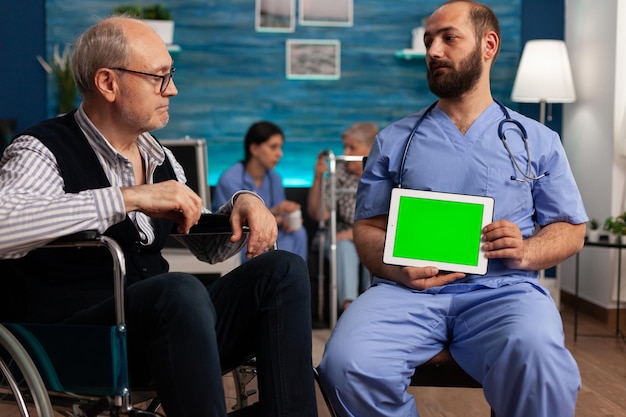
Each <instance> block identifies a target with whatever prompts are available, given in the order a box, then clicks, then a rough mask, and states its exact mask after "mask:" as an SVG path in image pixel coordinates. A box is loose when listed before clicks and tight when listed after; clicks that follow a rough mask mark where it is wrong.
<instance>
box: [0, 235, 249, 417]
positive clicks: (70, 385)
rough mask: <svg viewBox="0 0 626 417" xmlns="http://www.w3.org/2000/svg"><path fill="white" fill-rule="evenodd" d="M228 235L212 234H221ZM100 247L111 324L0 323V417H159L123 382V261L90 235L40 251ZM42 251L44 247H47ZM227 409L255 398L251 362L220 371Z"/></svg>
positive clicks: (152, 396) (105, 240)
mask: <svg viewBox="0 0 626 417" xmlns="http://www.w3.org/2000/svg"><path fill="white" fill-rule="evenodd" d="M229 232H230V229H228V230H221V231H217V233H229ZM59 247H64V248H67V247H72V248H83V247H105V248H106V249H108V251H109V252H110V254H111V256H112V258H113V271H112V272H113V291H114V295H115V297H114V298H115V310H116V312H115V315H116V318H115V323H114V324H112V325H110V326H91V325H66V324H35V323H33V324H30V323H29V324H24V323H19V324H17V323H1V324H0V416H3V417H13V416H15V417H18V416H19V417H30V416H38V417H56V416H67V417H99V416H113V417H117V416H131V417H132V416H136V417H140V416H146V417H159V416H161V417H162V414H160V413H159V409H160V402H159V400H158V397H157V396H156V391H155V390H154V388H153V387H150V386H149V385H148V384H147V385H146V386H145V387H143V386H140V387H136V386H135V384H133V387H132V391H131V384H130V380H129V371H128V362H127V357H126V325H125V315H124V283H125V278H126V271H125V259H124V254H123V252H122V250H121V248H120V246H119V245H118V244H117V243H116V242H115V241H114V240H113V239H111V238H109V237H107V236H104V235H100V234H98V233H97V232H95V231H85V232H79V233H77V234H73V235H70V236H66V237H62V238H59V239H57V240H55V241H53V242H50V243H49V244H47V245H46V246H45V248H46V250H53V249H54V248H59ZM48 248H49V249H48ZM224 374H225V376H224V378H223V381H224V383H225V384H230V385H231V386H230V387H226V386H225V392H226V393H227V395H228V396H231V397H232V398H226V402H227V407H228V409H229V410H230V411H235V410H240V409H241V408H243V407H246V406H248V405H249V403H251V397H252V396H253V395H254V394H256V391H255V389H254V386H253V385H251V384H252V382H253V381H254V379H255V377H256V366H255V362H254V358H250V360H249V361H247V362H245V363H244V364H242V365H241V366H239V367H237V368H235V369H232V370H226V372H225V373H224Z"/></svg>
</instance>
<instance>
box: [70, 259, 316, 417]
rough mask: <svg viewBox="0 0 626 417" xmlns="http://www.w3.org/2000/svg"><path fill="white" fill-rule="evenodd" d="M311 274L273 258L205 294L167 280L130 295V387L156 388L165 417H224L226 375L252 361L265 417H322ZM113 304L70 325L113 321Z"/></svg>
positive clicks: (192, 282)
mask: <svg viewBox="0 0 626 417" xmlns="http://www.w3.org/2000/svg"><path fill="white" fill-rule="evenodd" d="M310 299H311V298H310V287H309V276H308V271H307V267H306V264H305V263H304V261H303V260H302V258H300V257H299V256H297V255H294V254H292V253H290V252H283V251H271V252H267V253H265V254H263V255H261V256H259V257H257V258H254V259H252V260H250V261H248V262H245V263H244V264H243V265H241V266H240V267H238V268H236V269H235V270H233V271H231V272H230V273H228V274H227V275H225V276H224V277H222V278H220V279H219V280H217V281H215V282H213V283H211V284H209V285H208V286H206V287H205V285H204V284H202V282H200V281H199V280H198V279H197V278H195V277H194V276H192V275H189V274H184V273H167V274H161V275H157V276H154V277H152V278H148V279H145V280H143V281H140V282H138V283H136V284H133V285H130V286H129V287H128V288H127V290H126V300H127V307H126V322H127V325H128V349H129V364H130V375H131V384H133V381H135V380H136V379H139V378H136V376H137V375H141V379H145V378H144V375H146V373H148V374H149V375H151V377H152V378H153V379H154V381H155V384H156V387H157V391H158V394H159V397H160V399H161V401H162V404H163V408H164V410H165V412H166V413H167V415H168V417H210V416H220V417H222V416H225V415H226V410H225V404H224V391H223V385H222V370H227V369H232V368H233V367H235V366H237V365H239V364H241V363H242V362H243V361H244V360H245V359H246V358H248V357H250V356H251V355H256V358H257V367H258V385H259V403H260V404H259V406H260V415H261V416H297V417H307V416H310V417H313V416H317V409H316V398H315V388H314V385H313V384H314V382H313V372H312V362H311V361H312V358H311V344H312V342H311V307H310ZM111 314H112V313H111V303H110V302H107V303H104V304H103V305H100V306H97V307H96V308H93V309H90V310H89V311H86V312H82V313H80V314H78V315H76V316H74V317H73V318H72V319H71V321H72V322H79V323H94V322H99V321H101V320H102V318H103V317H111Z"/></svg>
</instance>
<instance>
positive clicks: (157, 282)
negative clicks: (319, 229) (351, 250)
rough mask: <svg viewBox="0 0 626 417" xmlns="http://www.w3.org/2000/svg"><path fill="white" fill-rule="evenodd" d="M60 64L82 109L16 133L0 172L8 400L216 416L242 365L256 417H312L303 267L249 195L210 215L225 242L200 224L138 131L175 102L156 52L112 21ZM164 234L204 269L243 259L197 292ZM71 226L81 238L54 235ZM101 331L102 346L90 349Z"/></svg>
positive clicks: (179, 181)
mask: <svg viewBox="0 0 626 417" xmlns="http://www.w3.org/2000/svg"><path fill="white" fill-rule="evenodd" d="M71 66H72V71H73V74H74V80H75V82H76V85H77V87H78V90H79V92H80V94H81V98H82V100H83V102H82V104H81V105H80V107H79V108H78V109H77V110H75V111H72V112H70V113H68V114H66V115H64V116H60V117H57V118H54V119H50V120H47V121H44V122H41V123H39V124H37V125H35V126H33V127H31V128H28V129H27V130H25V131H24V132H22V133H21V134H18V136H16V138H15V139H14V140H13V142H12V144H11V145H10V146H9V147H8V148H7V149H6V151H5V153H4V155H3V158H2V160H1V162H0V270H1V271H2V278H3V283H2V290H1V292H0V294H1V295H0V321H1V322H2V323H3V324H4V325H5V326H4V327H2V328H0V330H2V331H1V332H0V336H1V337H0V341H2V345H3V346H4V349H3V352H0V353H3V356H13V357H12V358H9V359H6V357H0V359H3V361H2V362H0V365H1V367H0V371H2V372H0V375H5V376H6V375H11V371H12V370H13V368H19V372H18V374H20V375H21V377H18V378H10V377H8V378H5V379H3V381H0V385H7V386H9V388H8V389H6V390H5V391H6V392H13V394H14V395H9V396H7V397H9V398H14V399H16V401H21V399H20V396H19V395H18V394H19V392H20V391H21V388H22V386H23V385H30V388H31V389H30V392H31V393H30V394H28V395H27V396H26V398H27V399H29V398H30V397H31V396H32V398H34V402H35V408H36V409H38V411H39V412H40V413H41V414H42V415H48V414H46V411H45V410H48V409H49V407H48V405H49V401H48V394H47V393H46V391H47V392H50V391H63V393H64V397H65V399H66V404H65V405H66V406H67V403H70V406H68V407H67V408H70V409H71V410H72V411H71V412H69V413H70V415H77V416H83V415H85V416H89V415H94V416H95V415H100V414H105V415H119V414H133V415H144V414H142V413H149V412H150V413H152V412H153V411H137V410H135V409H133V407H132V405H131V404H132V403H133V402H135V400H134V399H133V397H132V390H134V389H135V387H141V388H150V389H153V390H155V391H156V393H157V394H158V398H159V400H160V403H161V404H162V406H163V410H164V411H165V413H166V414H167V416H168V417H185V416H193V417H200V416H202V417H208V416H225V415H226V414H227V412H226V406H225V402H224V389H223V384H222V374H223V372H224V371H227V370H229V369H232V368H234V367H236V366H238V365H239V364H240V363H242V362H244V361H245V360H246V359H248V358H250V357H252V356H255V357H256V366H257V369H258V388H259V401H258V403H257V404H255V407H254V408H256V410H255V411H254V413H255V414H254V415H262V416H298V417H302V416H316V415H317V411H316V403H315V389H314V386H313V384H314V382H313V371H312V366H311V318H310V295H309V279H308V273H307V269H306V265H305V263H304V261H303V260H302V259H301V258H299V257H297V256H296V255H293V254H290V253H286V252H281V251H277V250H272V249H274V244H275V240H276V236H277V230H276V222H275V221H274V218H273V216H272V215H271V213H270V212H269V211H268V210H267V209H266V207H265V205H264V204H263V202H262V201H261V200H260V199H259V198H258V197H257V196H255V195H254V194H251V193H247V192H240V193H237V194H235V195H234V196H233V197H232V198H231V200H230V201H229V202H228V203H226V204H225V205H224V206H223V207H221V208H220V210H219V212H220V213H222V214H223V215H224V216H226V222H227V226H228V227H229V228H232V232H229V233H226V234H224V233H223V231H222V232H221V233H217V234H215V233H211V230H207V228H206V227H204V226H206V225H205V223H209V224H210V223H212V222H213V220H211V219H212V217H207V216H211V215H208V214H207V211H206V209H204V208H203V207H202V202H201V199H200V198H199V197H198V196H197V195H196V194H195V193H194V192H192V191H191V190H190V189H189V188H188V187H186V186H185V184H184V182H185V176H184V172H183V170H182V167H181V166H180V165H179V164H178V163H177V162H176V160H175V158H174V157H173V155H172V153H171V152H170V151H169V150H167V149H166V148H164V147H162V146H161V145H160V144H159V143H158V141H157V140H156V139H154V137H152V136H151V135H150V134H149V133H146V132H149V131H153V130H156V129H159V128H161V127H163V126H165V124H166V123H167V121H168V117H169V116H168V106H169V99H170V98H171V97H173V96H175V95H176V94H177V93H178V91H177V89H176V87H175V85H174V81H173V79H172V77H173V75H174V68H173V67H172V59H171V57H170V55H169V53H168V51H167V48H166V46H165V44H164V43H163V42H162V41H161V39H160V38H159V36H158V35H157V34H156V32H154V31H153V30H152V29H151V28H149V27H148V26H147V25H145V24H144V23H142V22H141V21H139V20H136V19H132V18H128V17H119V16H118V17H111V18H107V19H104V20H102V21H100V22H98V23H97V24H95V25H94V26H92V27H91V28H89V29H88V30H86V31H85V32H84V33H83V34H82V35H80V37H79V38H78V39H77V41H76V43H75V45H74V48H73V52H72V59H71ZM214 216H217V215H214ZM244 226H245V227H246V228H247V229H248V232H247V233H244ZM90 230H93V231H94V232H93V233H91V232H88V231H90ZM172 231H173V232H174V233H176V234H178V235H179V236H180V238H181V239H182V240H183V241H184V242H185V243H186V245H187V246H188V247H189V248H190V249H191V250H192V252H193V253H194V254H195V255H196V256H198V257H199V258H200V259H202V260H207V261H219V260H221V259H223V258H225V257H228V256H230V255H231V254H234V253H236V252H237V251H238V250H239V249H241V248H243V247H246V248H247V253H248V256H249V257H250V258H252V259H251V260H250V261H249V262H246V263H245V264H244V265H242V266H240V267H238V268H236V269H235V270H233V271H231V272H230V273H228V274H226V275H225V276H224V277H222V278H220V279H218V280H216V281H214V282H212V283H209V284H205V283H203V282H201V281H200V280H198V279H197V278H196V277H194V276H191V275H188V274H184V273H173V272H168V265H167V262H166V261H165V260H164V259H163V257H162V256H161V249H162V248H163V246H164V242H165V239H166V238H167V236H168V235H169V234H170V232H172ZM190 231H191V233H190ZM76 232H82V233H83V234H84V235H85V236H82V237H81V239H82V238H87V240H86V241H85V240H81V242H80V243H78V244H74V243H68V242H66V241H64V240H63V239H61V240H58V239H59V238H61V237H62V236H64V235H68V234H73V233H76ZM195 232H200V233H195ZM90 233H91V234H90ZM50 242H53V246H60V247H56V248H47V247H44V246H46V245H47V244H49V243H50ZM101 246H104V248H103V247H101ZM107 248H108V249H109V250H107ZM111 254H113V258H114V260H111V258H112V257H111ZM115 259H118V260H115ZM120 259H121V260H120ZM112 270H117V272H116V273H115V275H120V276H121V278H120V277H118V278H115V280H116V284H115V288H114V284H113V281H114V280H113V279H112V278H111V274H112ZM124 276H125V280H126V283H125V285H124V283H123V281H124ZM114 290H115V291H114ZM114 292H115V296H114ZM122 293H123V295H124V299H122V297H121V296H122ZM102 329H104V331H102ZM101 333H104V334H105V336H107V337H106V340H107V341H105V342H103V343H101V344H98V345H95V346H91V345H89V344H88V341H89V340H91V339H92V336H93V335H94V334H96V336H98V335H100V334H101ZM94 338H95V337H94ZM7 352H8V353H7ZM85 353H88V354H89V355H87V356H85V358H82V357H78V355H79V354H80V355H82V354H85ZM91 354H93V355H91ZM68 355H69V356H70V359H72V360H73V361H69V362H67V359H68V358H67V356H68ZM15 356H17V358H16V357H15ZM102 357H106V358H107V359H106V360H101V358H102ZM57 361H58V362H57ZM82 361H84V362H82ZM33 362H34V366H35V371H34V372H33V370H32V369H29V367H28V366H27V365H28V364H29V363H30V364H31V365H32V364H33ZM25 363H26V364H27V365H24V364H25ZM59 363H60V365H59ZM103 363H111V366H112V367H113V368H112V369H105V370H104V371H103V372H100V369H99V368H102V367H103V366H104V365H103ZM14 365H16V366H14ZM40 367H43V368H40ZM67 372H69V373H70V374H72V378H74V377H76V381H78V382H74V381H73V380H72V381H71V382H67V381H69V380H67V381H66V380H65V374H66V373H67ZM99 373H103V374H104V375H109V376H110V378H109V379H111V380H113V381H112V382H113V383H112V385H114V386H115V387H114V388H113V391H111V390H110V389H109V388H103V387H102V386H101V384H100V382H99V381H93V380H95V379H96V377H95V375H96V374H99ZM39 375H41V376H42V377H43V380H44V385H45V388H44V387H42V386H41V384H40V383H38V381H39ZM22 378H23V380H24V381H20V379H22ZM127 385H128V386H127ZM0 388H1V387H0ZM129 390H131V393H129ZM16 393H18V394H16ZM2 398H6V397H2ZM93 398H99V399H98V400H95V401H88V400H89V399H93ZM0 406H1V404H0ZM53 406H54V401H53ZM42 410H43V411H42ZM154 412H156V410H154ZM24 413H25V412H24V411H22V415H24ZM71 413H73V414H71ZM3 415H4V414H3ZM66 415H67V414H66ZM145 415H155V414H145Z"/></svg>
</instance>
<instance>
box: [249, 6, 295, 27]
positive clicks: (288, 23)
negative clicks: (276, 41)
mask: <svg viewBox="0 0 626 417" xmlns="http://www.w3.org/2000/svg"><path fill="white" fill-rule="evenodd" d="M295 22H296V0H256V11H255V18H254V23H255V29H256V30H257V32H293V31H294V30H295V26H296V24H295Z"/></svg>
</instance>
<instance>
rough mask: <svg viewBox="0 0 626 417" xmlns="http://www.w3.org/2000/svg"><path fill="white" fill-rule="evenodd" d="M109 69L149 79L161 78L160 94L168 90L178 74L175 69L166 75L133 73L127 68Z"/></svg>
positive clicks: (171, 69)
mask: <svg viewBox="0 0 626 417" xmlns="http://www.w3.org/2000/svg"><path fill="white" fill-rule="evenodd" d="M109 69H112V70H116V71H124V72H130V73H132V74H139V75H145V76H148V77H156V78H160V79H161V88H160V90H159V92H160V93H163V92H164V91H165V90H166V89H167V86H168V85H170V81H172V77H174V72H176V68H174V67H172V68H170V72H168V73H167V74H165V75H159V74H150V73H148V72H141V71H133V70H129V69H126V68H109Z"/></svg>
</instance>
